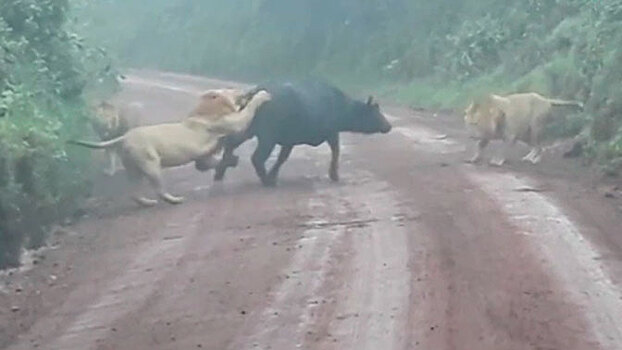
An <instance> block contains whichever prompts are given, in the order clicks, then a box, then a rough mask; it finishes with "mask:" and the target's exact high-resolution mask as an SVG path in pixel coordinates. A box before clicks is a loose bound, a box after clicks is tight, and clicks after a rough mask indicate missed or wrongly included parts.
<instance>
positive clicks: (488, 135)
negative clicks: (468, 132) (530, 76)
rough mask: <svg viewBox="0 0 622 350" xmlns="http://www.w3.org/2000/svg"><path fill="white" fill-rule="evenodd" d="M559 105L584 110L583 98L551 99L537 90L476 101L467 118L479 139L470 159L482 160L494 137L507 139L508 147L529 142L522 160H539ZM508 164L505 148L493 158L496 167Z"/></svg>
mask: <svg viewBox="0 0 622 350" xmlns="http://www.w3.org/2000/svg"><path fill="white" fill-rule="evenodd" d="M558 106H574V107H577V108H579V109H583V103H581V102H579V101H566V100H558V99H550V98H546V97H544V96H542V95H540V94H537V93H534V92H531V93H519V94H512V95H507V96H499V95H495V94H491V95H489V96H487V97H485V98H483V99H479V100H476V101H474V102H472V103H471V104H470V105H469V106H468V107H467V108H466V110H465V115H464V121H465V124H466V125H467V126H470V127H472V128H473V129H474V130H475V131H476V133H477V136H475V138H477V139H479V141H478V143H477V151H476V152H475V155H474V156H473V157H472V158H471V159H469V160H468V162H470V163H476V162H479V161H480V160H481V158H482V152H483V150H484V148H485V147H486V146H487V145H488V143H489V142H490V141H491V140H503V141H504V142H505V144H506V147H508V146H511V145H513V144H515V143H516V141H522V142H525V143H527V144H528V145H529V146H531V151H530V152H529V153H528V154H527V155H526V156H524V157H523V158H522V160H523V161H528V162H531V163H532V164H537V163H539V162H540V161H541V160H542V146H541V145H540V142H541V136H542V130H543V128H544V127H545V124H546V122H547V121H548V120H549V119H550V116H551V115H552V111H553V108H554V107H558ZM504 163H505V151H502V152H501V153H500V154H499V155H498V156H497V157H493V159H491V160H490V164H491V165H494V166H502V165H503V164H504Z"/></svg>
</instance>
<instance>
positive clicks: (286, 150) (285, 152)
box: [266, 145, 294, 186]
mask: <svg viewBox="0 0 622 350" xmlns="http://www.w3.org/2000/svg"><path fill="white" fill-rule="evenodd" d="M293 148H294V146H291V145H287V146H281V151H280V152H279V157H278V158H277V160H276V162H275V163H274V165H273V166H272V168H271V169H270V172H268V176H267V178H266V181H267V182H268V185H270V186H274V185H276V178H277V176H278V175H279V170H280V169H281V165H283V163H285V161H286V160H287V158H289V155H290V154H291V153H292V149H293Z"/></svg>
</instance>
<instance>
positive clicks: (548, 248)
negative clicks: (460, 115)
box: [468, 172, 622, 350]
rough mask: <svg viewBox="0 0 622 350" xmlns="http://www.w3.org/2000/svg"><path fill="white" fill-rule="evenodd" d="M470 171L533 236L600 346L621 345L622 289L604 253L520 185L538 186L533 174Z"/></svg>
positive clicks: (545, 200)
mask: <svg viewBox="0 0 622 350" xmlns="http://www.w3.org/2000/svg"><path fill="white" fill-rule="evenodd" d="M468 177H469V178H470V179H471V180H472V181H473V182H474V183H476V184H478V186H480V187H481V188H483V189H484V190H485V191H486V192H487V193H489V194H490V195H491V196H492V197H493V198H494V200H496V201H497V202H498V203H499V205H500V206H501V207H502V208H503V211H504V212H505V213H506V215H507V216H508V218H509V219H510V221H511V222H512V223H513V224H514V225H516V226H517V227H518V228H519V229H520V230H522V232H521V234H524V235H527V236H528V237H529V242H531V243H532V245H533V249H534V250H535V251H537V252H539V255H541V256H542V257H543V260H542V264H544V265H545V266H546V267H547V269H548V270H549V271H551V272H552V273H553V275H554V276H555V277H557V278H559V280H560V282H561V285H563V286H564V288H565V290H566V292H567V293H568V298H569V299H570V300H571V301H572V302H573V303H574V304H576V305H577V306H578V307H579V309H580V310H581V313H582V314H583V315H585V316H586V318H587V320H588V321H589V325H590V328H591V333H592V334H593V335H594V336H595V339H596V340H597V341H598V343H599V345H600V348H602V349H611V350H614V349H622V326H621V325H620V322H621V320H622V302H621V300H622V293H621V292H620V289H619V287H618V286H616V285H615V284H614V283H613V282H612V280H611V278H610V277H609V273H608V272H607V271H606V268H605V267H604V266H603V265H602V264H601V263H599V258H600V257H601V256H602V254H600V253H599V252H598V250H597V249H596V247H594V246H593V245H592V244H591V243H590V241H589V240H588V239H586V238H585V237H584V236H583V235H582V234H581V231H580V228H579V227H578V226H577V225H576V224H575V223H573V222H572V221H571V219H570V218H569V217H568V216H566V215H565V214H564V213H563V211H562V210H561V209H560V207H559V206H558V205H556V204H555V203H554V202H552V201H551V200H550V199H548V198H546V197H545V196H543V195H541V194H539V193H536V192H518V191H517V189H521V188H537V186H534V182H533V180H531V179H528V178H526V179H521V178H518V177H517V176H516V175H513V174H496V173H483V172H477V173H475V172H469V173H468Z"/></svg>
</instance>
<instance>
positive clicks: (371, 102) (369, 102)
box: [367, 95, 374, 106]
mask: <svg viewBox="0 0 622 350" xmlns="http://www.w3.org/2000/svg"><path fill="white" fill-rule="evenodd" d="M373 103H374V97H373V96H371V95H370V96H369V97H368V98H367V105H368V106H371V105H372V104H373Z"/></svg>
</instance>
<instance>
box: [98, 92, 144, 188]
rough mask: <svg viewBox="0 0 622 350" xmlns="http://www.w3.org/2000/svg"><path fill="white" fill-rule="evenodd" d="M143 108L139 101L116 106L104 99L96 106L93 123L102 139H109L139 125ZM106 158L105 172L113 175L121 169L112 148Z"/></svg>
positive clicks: (107, 152) (107, 151)
mask: <svg viewBox="0 0 622 350" xmlns="http://www.w3.org/2000/svg"><path fill="white" fill-rule="evenodd" d="M142 109H143V106H142V104H140V103H138V102H134V103H130V104H128V105H123V106H116V105H115V104H113V103H111V102H109V101H102V102H100V103H99V104H97V105H96V106H95V107H94V112H95V113H94V114H95V115H94V118H92V119H91V125H92V127H93V130H95V133H97V136H98V137H99V138H100V140H101V141H109V140H112V139H114V138H117V137H119V136H121V135H124V134H125V133H126V132H128V131H129V130H130V129H133V128H135V127H138V126H139V125H140V122H141V120H140V118H141V115H142ZM106 159H107V160H108V168H107V169H104V173H105V174H107V175H109V176H112V175H114V174H115V173H116V172H117V170H118V169H119V165H120V164H119V163H120V160H119V158H118V156H117V154H116V152H115V151H114V150H112V149H109V150H108V149H107V150H106Z"/></svg>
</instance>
